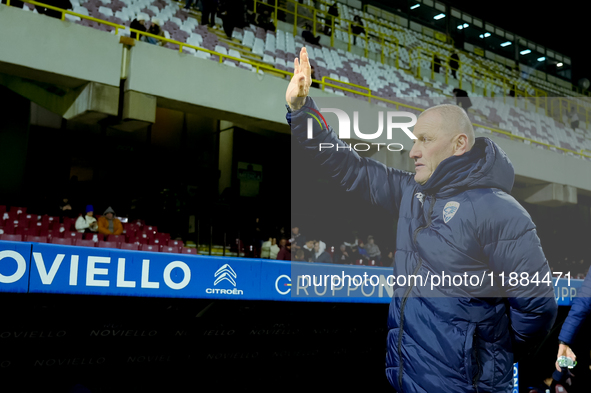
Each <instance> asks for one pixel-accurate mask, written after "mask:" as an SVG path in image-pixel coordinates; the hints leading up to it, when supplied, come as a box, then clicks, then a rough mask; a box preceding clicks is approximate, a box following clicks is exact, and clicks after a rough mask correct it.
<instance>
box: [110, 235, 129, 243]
mask: <svg viewBox="0 0 591 393" xmlns="http://www.w3.org/2000/svg"><path fill="white" fill-rule="evenodd" d="M107 241H108V242H114V243H119V244H120V243H125V236H123V235H107Z"/></svg>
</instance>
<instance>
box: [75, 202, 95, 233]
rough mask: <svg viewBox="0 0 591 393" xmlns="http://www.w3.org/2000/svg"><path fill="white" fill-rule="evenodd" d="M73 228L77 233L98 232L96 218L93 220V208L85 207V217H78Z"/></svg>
mask: <svg viewBox="0 0 591 393" xmlns="http://www.w3.org/2000/svg"><path fill="white" fill-rule="evenodd" d="M75 226H76V230H77V231H78V232H82V233H96V232H98V224H97V222H96V218H94V208H93V207H92V205H87V206H86V215H84V216H80V217H78V219H77V220H76V224H75Z"/></svg>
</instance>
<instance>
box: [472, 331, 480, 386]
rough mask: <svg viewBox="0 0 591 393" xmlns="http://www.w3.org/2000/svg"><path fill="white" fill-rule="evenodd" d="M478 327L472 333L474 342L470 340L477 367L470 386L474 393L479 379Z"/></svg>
mask: <svg viewBox="0 0 591 393" xmlns="http://www.w3.org/2000/svg"><path fill="white" fill-rule="evenodd" d="M477 340H478V326H476V330H475V331H474V340H472V346H473V347H474V355H475V357H476V367H478V371H477V373H476V376H475V377H474V379H473V380H472V385H474V389H476V393H478V380H479V379H480V358H479V357H478V341H477Z"/></svg>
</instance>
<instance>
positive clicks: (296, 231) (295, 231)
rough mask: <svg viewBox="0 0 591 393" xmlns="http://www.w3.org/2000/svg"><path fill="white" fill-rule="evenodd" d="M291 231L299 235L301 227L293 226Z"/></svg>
mask: <svg viewBox="0 0 591 393" xmlns="http://www.w3.org/2000/svg"><path fill="white" fill-rule="evenodd" d="M291 232H292V233H293V234H294V235H297V234H298V233H300V228H298V227H293V228H291Z"/></svg>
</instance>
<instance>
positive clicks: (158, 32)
mask: <svg viewBox="0 0 591 393" xmlns="http://www.w3.org/2000/svg"><path fill="white" fill-rule="evenodd" d="M148 33H150V34H153V35H155V36H159V37H164V30H162V28H161V27H160V20H159V19H156V18H152V24H151V25H150V28H149V29H148ZM141 39H142V41H144V42H147V43H149V44H152V45H160V46H162V45H164V41H162V40H159V39H158V38H155V37H148V36H142V38H141Z"/></svg>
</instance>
